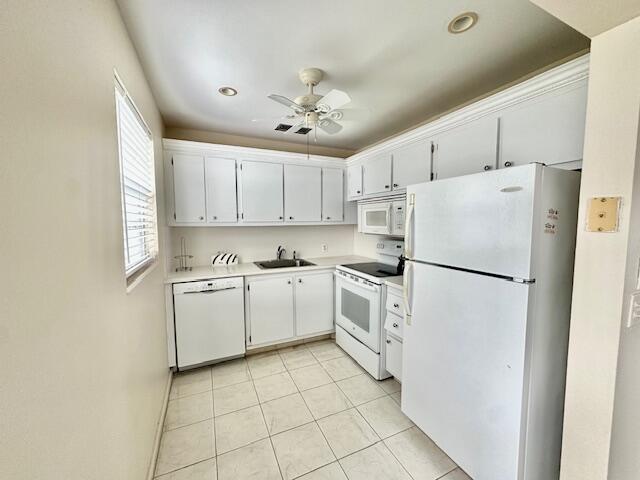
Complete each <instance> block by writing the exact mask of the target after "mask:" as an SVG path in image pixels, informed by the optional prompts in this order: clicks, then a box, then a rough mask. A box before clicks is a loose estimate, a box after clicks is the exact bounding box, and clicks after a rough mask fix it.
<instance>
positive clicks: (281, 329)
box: [247, 277, 294, 345]
mask: <svg viewBox="0 0 640 480" xmlns="http://www.w3.org/2000/svg"><path fill="white" fill-rule="evenodd" d="M247 295H248V297H249V302H248V303H249V322H250V323H249V338H250V344H251V345H260V344H263V343H269V342H276V341H278V340H285V339H287V338H291V337H293V335H294V328H293V279H292V277H275V278H274V277H262V278H258V279H253V280H249V282H248V291H247Z"/></svg>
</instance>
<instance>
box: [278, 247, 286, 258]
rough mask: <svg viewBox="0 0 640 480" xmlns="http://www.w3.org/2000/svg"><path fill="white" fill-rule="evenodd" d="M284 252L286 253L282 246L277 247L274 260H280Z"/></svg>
mask: <svg viewBox="0 0 640 480" xmlns="http://www.w3.org/2000/svg"><path fill="white" fill-rule="evenodd" d="M284 252H286V250H285V249H284V248H282V245H279V246H278V250H277V251H276V258H277V259H278V260H280V259H281V258H282V255H283V254H284Z"/></svg>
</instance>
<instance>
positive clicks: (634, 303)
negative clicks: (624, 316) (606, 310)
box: [627, 290, 640, 328]
mask: <svg viewBox="0 0 640 480" xmlns="http://www.w3.org/2000/svg"><path fill="white" fill-rule="evenodd" d="M638 324H640V291H639V290H636V291H635V292H633V293H631V301H630V302H629V319H628V320H627V328H631V327H635V326H636V325H638Z"/></svg>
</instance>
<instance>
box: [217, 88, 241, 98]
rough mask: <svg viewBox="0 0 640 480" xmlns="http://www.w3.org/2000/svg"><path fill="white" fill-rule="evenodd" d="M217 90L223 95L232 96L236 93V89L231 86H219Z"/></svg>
mask: <svg viewBox="0 0 640 480" xmlns="http://www.w3.org/2000/svg"><path fill="white" fill-rule="evenodd" d="M218 92H220V93H221V94H222V95H224V96H225V97H233V96H234V95H237V94H238V91H237V90H236V89H235V88H233V87H220V88H219V89H218Z"/></svg>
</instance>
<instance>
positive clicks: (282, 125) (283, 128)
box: [275, 123, 293, 132]
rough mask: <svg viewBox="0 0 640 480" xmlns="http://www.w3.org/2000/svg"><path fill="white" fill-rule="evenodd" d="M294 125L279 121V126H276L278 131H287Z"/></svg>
mask: <svg viewBox="0 0 640 480" xmlns="http://www.w3.org/2000/svg"><path fill="white" fill-rule="evenodd" d="M292 126H293V125H287V124H286V123H279V124H278V126H277V127H276V128H275V130H276V131H277V132H286V131H287V130H289V129H290V128H291V127H292Z"/></svg>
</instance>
